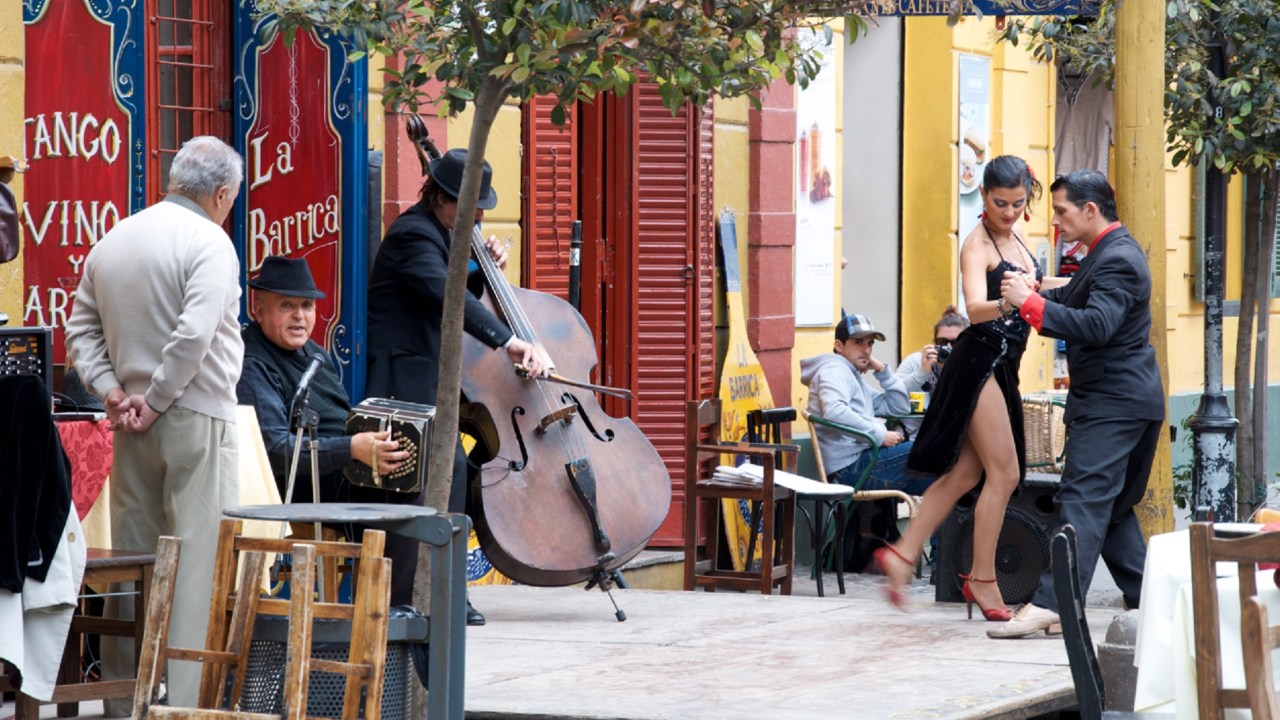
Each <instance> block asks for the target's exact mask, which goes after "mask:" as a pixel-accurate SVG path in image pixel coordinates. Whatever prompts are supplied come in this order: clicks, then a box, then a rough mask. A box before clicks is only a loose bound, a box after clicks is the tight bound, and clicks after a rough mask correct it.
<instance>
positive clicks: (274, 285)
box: [249, 255, 324, 299]
mask: <svg viewBox="0 0 1280 720" xmlns="http://www.w3.org/2000/svg"><path fill="white" fill-rule="evenodd" d="M249 287H251V288H257V289H259V290H266V291H267V292H273V293H276V294H277V295H287V296H289V297H300V298H316V299H319V298H322V297H324V293H322V292H320V291H319V290H317V289H316V281H315V280H313V279H312V278H311V268H310V267H308V266H307V261H306V260H303V259H302V258H287V257H282V256H280V255H269V256H268V257H267V259H266V260H263V261H262V270H261V271H260V272H259V273H258V277H256V278H254V279H252V280H250V281H249Z"/></svg>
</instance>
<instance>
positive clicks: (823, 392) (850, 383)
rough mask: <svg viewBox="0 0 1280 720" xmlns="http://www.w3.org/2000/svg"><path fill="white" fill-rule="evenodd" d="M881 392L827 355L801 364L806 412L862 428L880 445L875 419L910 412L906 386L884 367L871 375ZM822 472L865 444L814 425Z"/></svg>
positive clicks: (880, 427) (835, 468)
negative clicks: (807, 405)
mask: <svg viewBox="0 0 1280 720" xmlns="http://www.w3.org/2000/svg"><path fill="white" fill-rule="evenodd" d="M875 375H876V380H877V381H879V383H880V387H881V389H880V390H876V389H875V388H873V387H871V386H870V385H867V382H866V380H863V379H862V373H859V372H858V370H857V368H855V367H854V366H853V363H851V362H849V361H848V360H847V359H845V357H844V356H843V355H840V354H839V353H834V352H829V353H824V354H822V355H818V356H816V357H811V358H805V359H804V360H801V361H800V381H801V382H803V383H804V384H806V385H808V386H809V407H808V410H809V414H811V415H819V416H821V417H823V418H824V419H826V420H830V421H832V422H838V423H840V424H841V425H848V426H850V427H852V428H856V429H858V430H861V431H863V432H865V433H867V434H868V435H870V436H871V437H873V438H875V439H876V444H877V445H879V444H881V443H883V442H884V433H885V429H884V423H882V422H880V420H878V419H877V418H876V416H877V415H906V414H907V413H908V412H910V410H911V403H910V402H909V401H908V399H907V389H906V386H905V385H903V384H902V380H900V379H898V377H897V376H896V375H894V374H893V371H892V370H890V369H889V368H888V367H886V368H885V369H883V370H881V371H880V372H878V373H876V374H875ZM815 432H816V433H817V435H818V437H817V440H818V443H819V445H820V446H821V447H822V460H823V464H824V465H825V469H826V471H827V474H832V473H836V472H839V471H841V470H843V469H845V468H847V467H849V466H850V465H852V464H853V463H854V462H856V461H857V459H858V456H859V455H861V454H862V452H863V451H864V450H866V449H868V448H869V447H870V446H869V445H867V443H866V442H865V441H864V440H862V438H859V437H857V436H854V435H851V434H849V433H845V432H841V431H839V430H836V429H835V428H829V427H823V426H821V425H819V426H816V427H815Z"/></svg>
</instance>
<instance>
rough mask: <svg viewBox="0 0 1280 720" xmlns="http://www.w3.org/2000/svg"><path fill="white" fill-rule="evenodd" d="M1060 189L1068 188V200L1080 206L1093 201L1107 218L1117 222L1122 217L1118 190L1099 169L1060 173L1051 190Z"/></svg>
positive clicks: (1056, 190)
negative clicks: (1119, 210) (1118, 204)
mask: <svg viewBox="0 0 1280 720" xmlns="http://www.w3.org/2000/svg"><path fill="white" fill-rule="evenodd" d="M1059 190H1066V191H1067V200H1069V201H1071V204H1072V205H1075V206H1076V207H1078V208H1082V207H1084V206H1085V204H1087V203H1093V204H1094V205H1097V206H1098V211H1099V212H1101V213H1102V216H1103V217H1105V218H1106V219H1107V220H1109V221H1111V222H1115V221H1117V220H1119V219H1120V214H1119V213H1118V212H1116V191H1115V190H1113V189H1112V188H1111V183H1109V182H1107V176H1106V175H1103V174H1102V173H1100V172H1098V171H1097V170H1073V171H1071V172H1070V173H1068V174H1066V175H1059V176H1058V179H1057V180H1054V181H1053V184H1052V185H1050V186H1049V192H1058V191H1059Z"/></svg>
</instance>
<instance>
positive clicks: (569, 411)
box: [535, 405, 578, 435]
mask: <svg viewBox="0 0 1280 720" xmlns="http://www.w3.org/2000/svg"><path fill="white" fill-rule="evenodd" d="M577 414H578V406H577V405H566V406H564V407H562V408H560V409H559V410H556V411H555V412H552V413H548V414H547V416H546V417H544V418H542V420H540V421H538V427H537V428H536V429H535V432H537V433H538V434H539V435H542V434H545V433H546V432H547V428H549V427H551V426H552V425H555V424H556V423H563V424H565V425H568V424H569V423H571V422H573V416H574V415H577Z"/></svg>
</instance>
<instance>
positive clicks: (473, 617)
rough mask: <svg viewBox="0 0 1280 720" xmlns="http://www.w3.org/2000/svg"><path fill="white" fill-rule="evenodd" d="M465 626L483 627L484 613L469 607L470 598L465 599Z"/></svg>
mask: <svg viewBox="0 0 1280 720" xmlns="http://www.w3.org/2000/svg"><path fill="white" fill-rule="evenodd" d="M467 624H468V625H483V624H484V613H482V612H480V611H479V610H477V609H475V608H474V607H472V606H471V598H467Z"/></svg>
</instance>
